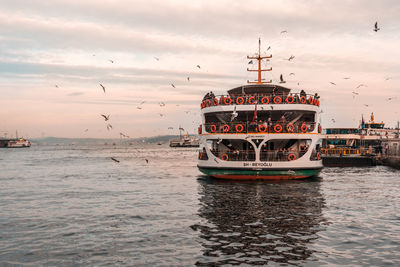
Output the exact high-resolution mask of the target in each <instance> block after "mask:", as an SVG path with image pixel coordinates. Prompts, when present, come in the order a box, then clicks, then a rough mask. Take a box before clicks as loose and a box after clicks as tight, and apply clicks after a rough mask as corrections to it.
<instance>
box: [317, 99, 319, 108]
mask: <svg viewBox="0 0 400 267" xmlns="http://www.w3.org/2000/svg"><path fill="white" fill-rule="evenodd" d="M317 106H318V107H319V99H317Z"/></svg>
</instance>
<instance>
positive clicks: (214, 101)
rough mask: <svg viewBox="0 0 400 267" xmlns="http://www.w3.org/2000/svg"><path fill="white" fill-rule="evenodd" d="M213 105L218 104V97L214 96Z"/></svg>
mask: <svg viewBox="0 0 400 267" xmlns="http://www.w3.org/2000/svg"><path fill="white" fill-rule="evenodd" d="M213 105H214V106H218V99H217V98H214V99H213Z"/></svg>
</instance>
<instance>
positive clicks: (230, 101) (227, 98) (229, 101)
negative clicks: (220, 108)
mask: <svg viewBox="0 0 400 267" xmlns="http://www.w3.org/2000/svg"><path fill="white" fill-rule="evenodd" d="M224 104H225V105H230V104H232V99H231V98H230V97H226V98H224Z"/></svg>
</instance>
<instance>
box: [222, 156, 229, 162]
mask: <svg viewBox="0 0 400 267" xmlns="http://www.w3.org/2000/svg"><path fill="white" fill-rule="evenodd" d="M221 159H222V160H225V161H228V160H229V157H228V154H223V155H222V156H221Z"/></svg>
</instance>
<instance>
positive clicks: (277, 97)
mask: <svg viewBox="0 0 400 267" xmlns="http://www.w3.org/2000/svg"><path fill="white" fill-rule="evenodd" d="M274 103H275V104H280V103H282V98H281V97H280V96H275V97H274Z"/></svg>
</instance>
